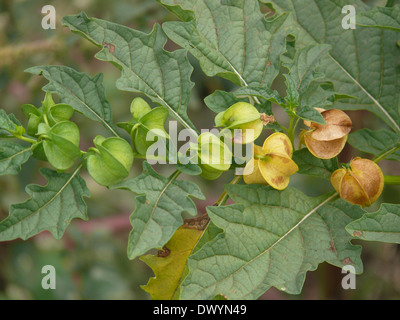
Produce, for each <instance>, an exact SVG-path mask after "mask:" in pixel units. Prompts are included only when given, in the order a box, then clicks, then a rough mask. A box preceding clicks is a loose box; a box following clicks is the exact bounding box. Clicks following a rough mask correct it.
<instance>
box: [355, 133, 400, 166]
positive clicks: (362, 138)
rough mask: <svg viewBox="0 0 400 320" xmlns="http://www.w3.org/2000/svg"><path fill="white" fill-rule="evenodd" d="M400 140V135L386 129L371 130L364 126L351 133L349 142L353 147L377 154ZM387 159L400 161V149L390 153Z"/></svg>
mask: <svg viewBox="0 0 400 320" xmlns="http://www.w3.org/2000/svg"><path fill="white" fill-rule="evenodd" d="M399 142H400V136H399V135H397V134H396V133H394V132H393V131H390V130H386V129H380V130H371V129H368V128H364V129H360V130H357V131H355V132H353V133H351V134H349V138H348V143H349V144H350V145H351V146H352V147H354V148H356V149H357V150H360V151H362V152H365V153H369V154H373V155H375V156H377V155H379V154H380V153H381V152H383V151H385V150H387V149H388V148H390V147H392V146H395V145H396V144H398V143H399ZM385 159H386V160H395V161H400V151H396V152H394V153H392V154H391V155H388V156H387V157H386V158H385Z"/></svg>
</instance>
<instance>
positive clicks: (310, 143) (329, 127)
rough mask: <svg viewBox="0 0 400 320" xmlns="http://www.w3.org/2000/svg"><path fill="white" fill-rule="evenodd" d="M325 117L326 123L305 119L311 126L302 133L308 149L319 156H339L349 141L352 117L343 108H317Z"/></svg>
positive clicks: (306, 123)
mask: <svg viewBox="0 0 400 320" xmlns="http://www.w3.org/2000/svg"><path fill="white" fill-rule="evenodd" d="M316 109H317V110H318V111H319V112H320V113H321V114H322V116H323V117H324V119H325V122H326V124H319V123H315V122H311V121H304V123H305V125H307V126H308V127H310V128H311V130H309V131H305V132H303V133H302V135H301V139H302V140H303V141H304V143H305V145H306V146H307V148H308V150H309V151H310V152H311V153H312V154H313V155H314V156H315V157H317V158H320V159H331V158H333V157H335V156H337V155H338V154H339V153H340V152H341V151H342V150H343V148H344V146H345V145H346V142H347V136H348V134H349V133H350V131H351V128H352V121H351V119H350V117H349V116H348V115H347V114H346V113H344V112H343V111H341V110H338V109H331V110H324V109H321V108H316Z"/></svg>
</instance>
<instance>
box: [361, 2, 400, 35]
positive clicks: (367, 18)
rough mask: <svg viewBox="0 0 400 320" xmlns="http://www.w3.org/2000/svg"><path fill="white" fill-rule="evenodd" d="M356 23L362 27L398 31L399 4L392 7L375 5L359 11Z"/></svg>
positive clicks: (399, 18) (399, 28)
mask: <svg viewBox="0 0 400 320" xmlns="http://www.w3.org/2000/svg"><path fill="white" fill-rule="evenodd" d="M356 21H357V22H356V23H357V25H359V26H362V27H371V28H380V29H389V30H393V31H397V32H400V5H397V6H394V7H375V8H373V9H371V10H370V11H365V12H362V13H360V14H359V15H358V16H357V17H356Z"/></svg>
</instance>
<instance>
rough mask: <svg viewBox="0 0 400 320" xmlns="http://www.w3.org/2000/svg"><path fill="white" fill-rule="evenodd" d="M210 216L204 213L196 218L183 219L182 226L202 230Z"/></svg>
mask: <svg viewBox="0 0 400 320" xmlns="http://www.w3.org/2000/svg"><path fill="white" fill-rule="evenodd" d="M209 221H210V218H209V216H208V214H207V213H204V214H203V215H201V216H200V217H198V218H192V219H185V221H184V223H183V227H184V228H187V229H197V230H199V231H202V230H204V229H205V228H206V227H207V224H208V222H209Z"/></svg>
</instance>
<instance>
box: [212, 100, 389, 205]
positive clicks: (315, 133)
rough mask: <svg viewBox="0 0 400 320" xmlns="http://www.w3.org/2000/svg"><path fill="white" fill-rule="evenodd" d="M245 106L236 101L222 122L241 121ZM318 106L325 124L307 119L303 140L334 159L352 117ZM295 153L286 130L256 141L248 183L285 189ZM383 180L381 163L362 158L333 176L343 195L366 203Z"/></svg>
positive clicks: (316, 152)
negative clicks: (306, 128) (260, 144)
mask: <svg viewBox="0 0 400 320" xmlns="http://www.w3.org/2000/svg"><path fill="white" fill-rule="evenodd" d="M243 106H245V105H241V104H235V105H234V106H232V107H235V108H233V111H232V112H231V113H226V114H225V113H224V114H222V115H219V122H221V123H222V122H223V121H222V120H221V119H225V118H227V119H234V121H235V123H240V121H239V120H238V119H236V117H235V116H236V115H237V116H238V117H239V111H238V110H239V107H243ZM232 107H231V108H232ZM316 109H317V111H318V112H320V113H321V115H322V117H323V118H324V120H325V124H319V123H315V122H311V121H304V124H305V125H306V126H307V127H308V128H309V129H308V130H303V131H302V132H301V134H300V141H301V142H302V144H305V145H306V147H307V148H308V150H309V151H310V152H311V154H313V155H314V156H315V157H317V158H320V159H331V158H333V157H336V156H337V155H338V154H339V153H340V152H341V151H342V150H343V148H344V146H345V144H346V141H347V137H348V134H349V133H350V131H351V128H352V121H351V119H350V118H349V116H348V115H347V114H346V113H344V112H343V111H341V110H338V109H332V110H325V109H321V108H316ZM228 110H229V109H228ZM250 114H252V113H250ZM228 115H229V117H228ZM230 116H233V118H230ZM253 118H254V119H255V118H256V114H255V112H254V114H253V115H252V116H249V118H248V119H247V120H249V121H250V120H251V121H254V119H253ZM216 122H217V121H216ZM225 122H226V121H225ZM256 133H258V131H256ZM247 142H248V141H247ZM292 154H293V149H292V143H291V141H290V139H289V138H288V137H287V136H286V135H285V134H283V133H274V134H272V135H270V136H269V137H268V138H267V139H266V140H265V141H264V144H263V146H262V147H260V146H257V145H254V155H253V158H252V159H251V160H250V161H249V162H248V163H247V165H246V167H245V169H244V174H243V179H244V181H245V183H247V184H251V183H257V184H264V185H270V186H272V187H273V188H275V189H278V190H283V189H285V188H286V187H287V186H288V184H289V177H290V176H291V175H292V174H294V173H296V172H297V171H298V166H297V165H296V163H295V162H294V161H293V160H292ZM383 181H384V177H383V174H382V171H381V169H380V168H379V166H378V165H377V164H376V163H375V162H373V161H371V160H368V159H361V158H355V159H353V160H352V161H351V162H350V164H349V166H347V167H343V168H341V169H338V170H336V171H335V172H334V173H333V174H332V177H331V183H332V185H333V187H334V188H335V190H336V191H337V192H338V193H339V195H340V197H341V198H343V199H345V200H347V201H349V202H350V203H353V204H358V205H361V206H362V207H364V206H369V205H371V204H372V203H373V202H375V201H376V200H377V199H378V198H379V196H380V195H381V193H382V190H383Z"/></svg>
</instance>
